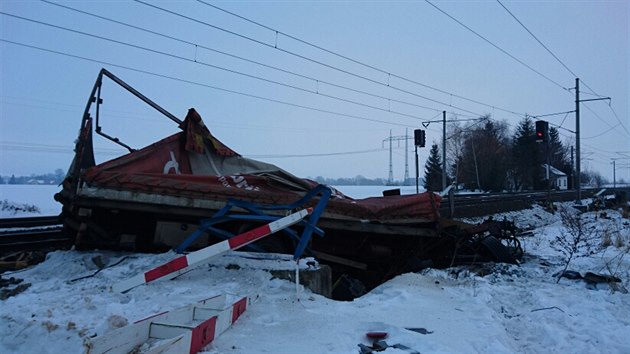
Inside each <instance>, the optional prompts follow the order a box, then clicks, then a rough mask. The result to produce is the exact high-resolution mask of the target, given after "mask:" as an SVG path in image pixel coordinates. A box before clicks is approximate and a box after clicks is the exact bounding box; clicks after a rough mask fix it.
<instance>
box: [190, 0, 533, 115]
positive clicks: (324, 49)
mask: <svg viewBox="0 0 630 354" xmlns="http://www.w3.org/2000/svg"><path fill="white" fill-rule="evenodd" d="M197 1H198V2H200V3H202V4H204V5H206V6H210V7H212V8H214V9H216V10H219V11H222V12H224V13H227V14H229V15H231V16H234V17H237V18H240V19H241V20H244V21H247V22H249V23H252V24H255V25H257V26H260V27H262V28H264V29H267V30H269V31H272V32H274V33H276V34H280V35H283V36H285V37H287V38H290V39H292V40H295V41H297V42H300V43H302V44H305V45H307V46H310V47H313V48H316V49H319V50H321V51H323V52H326V53H328V54H331V55H334V56H336V57H339V58H342V59H345V60H347V61H350V62H352V63H355V64H358V65H361V66H363V67H366V68H369V69H372V70H374V71H377V72H379V73H382V74H385V75H387V76H388V80H389V78H390V77H394V78H397V79H400V80H403V81H406V82H409V83H412V84H414V85H418V86H421V87H424V88H428V89H430V90H434V91H436V92H439V93H442V94H447V95H450V96H452V97H456V98H459V99H462V100H465V101H468V102H472V103H476V104H479V105H482V106H486V107H489V108H492V109H497V110H500V111H503V112H506V113H511V114H514V115H517V116H523V115H524V114H523V113H519V112H515V111H512V110H509V109H506V108H501V107H498V106H495V105H492V104H489V103H484V102H481V101H479V100H475V99H471V98H468V97H464V96H461V95H457V94H455V93H452V92H448V91H446V90H442V89H439V88H437V87H434V86H431V85H427V84H424V83H421V82H419V81H416V80H412V79H409V78H407V77H404V76H401V75H398V74H394V73H391V72H390V71H387V70H385V69H381V68H377V67H375V66H373V65H370V64H367V63H365V62H362V61H359V60H356V59H353V58H351V57H349V56H347V55H343V54H340V53H338V52H335V51H332V50H330V49H327V48H324V47H322V46H320V45H317V44H314V43H312V42H310V41H306V40H304V39H301V38H298V37H296V36H293V35H290V34H288V33H286V32H282V31H280V30H277V29H274V28H271V27H269V26H267V25H264V24H262V23H260V22H257V21H254V20H252V19H250V18H247V17H245V16H241V15H239V14H236V13H234V12H231V11H228V10H226V9H223V8H221V7H219V6H216V5H214V4H210V3H208V2H206V1H203V0H197ZM274 48H276V49H278V48H277V44H276V45H274ZM387 86H390V87H392V86H391V85H390V84H389V82H388V84H387ZM394 87H395V86H394Z"/></svg>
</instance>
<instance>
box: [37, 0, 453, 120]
mask: <svg viewBox="0 0 630 354" xmlns="http://www.w3.org/2000/svg"><path fill="white" fill-rule="evenodd" d="M40 1H42V2H44V3H46V4H50V5H54V6H58V7H61V8H64V9H67V10H70V11H75V12H78V13H80V14H84V15H88V16H92V17H95V18H98V19H101V20H104V21H109V22H112V23H116V24H119V25H121V26H126V27H129V28H133V29H136V30H139V31H143V32H146V33H150V34H153V35H156V36H159V37H163V38H167V39H170V40H173V41H176V42H180V43H184V44H188V45H191V46H195V48H202V49H205V50H208V51H210V52H213V53H217V54H221V55H224V56H227V57H230V58H234V59H238V60H241V61H244V62H247V63H250V64H255V65H258V66H261V67H265V68H268V69H272V70H276V71H279V72H282V73H285V74H289V75H292V76H295V77H299V78H303V79H307V80H311V81H313V82H315V83H317V84H325V85H329V86H332V87H336V88H340V89H344V90H348V91H351V92H355V93H359V94H363V95H367V96H370V97H374V98H380V99H383V100H389V101H391V102H395V103H400V104H404V105H408V106H412V107H418V108H423V109H428V110H432V111H440V112H441V111H442V109H438V108H435V107H428V106H423V105H419V104H416V103H413V102H409V101H403V100H398V99H394V98H391V97H386V96H382V95H377V94H373V93H370V92H367V91H364V90H359V89H355V88H351V87H348V86H344V85H340V84H336V83H333V82H329V81H326V80H322V79H319V78H315V77H312V76H308V75H304V74H300V73H297V72H295V71H291V70H287V69H283V68H280V67H278V66H274V65H270V64H265V63H262V62H260V61H256V60H253V59H249V58H246V57H244V56H240V55H236V54H233V53H229V52H226V51H223V50H219V49H216V48H212V47H209V46H206V45H203V44H200V43H195V42H191V41H188V40H185V39H182V38H178V37H174V36H171V35H168V34H165V33H161V32H157V31H154V30H150V29H147V28H144V27H140V26H136V25H132V24H130V23H126V22H123V21H118V20H115V19H112V18H109V17H105V16H101V15H98V14H94V13H91V12H88V11H83V10H80V9H77V8H74V7H71V6H67V5H63V4H59V3H55V2H52V1H49V0H40Z"/></svg>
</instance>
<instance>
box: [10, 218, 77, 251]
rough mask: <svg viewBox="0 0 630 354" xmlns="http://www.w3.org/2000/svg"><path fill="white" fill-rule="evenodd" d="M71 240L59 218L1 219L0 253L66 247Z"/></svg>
mask: <svg viewBox="0 0 630 354" xmlns="http://www.w3.org/2000/svg"><path fill="white" fill-rule="evenodd" d="M69 242H70V240H69V238H68V237H67V236H66V235H64V234H63V232H62V224H61V221H60V220H59V217H58V216H38V217H27V218H6V219H0V253H2V254H7V253H10V252H18V251H31V250H39V249H45V248H57V247H64V246H67V245H68V244H69Z"/></svg>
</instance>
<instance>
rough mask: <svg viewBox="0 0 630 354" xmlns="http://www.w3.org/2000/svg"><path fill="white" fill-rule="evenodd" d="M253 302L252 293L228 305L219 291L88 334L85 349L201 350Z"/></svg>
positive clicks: (150, 353)
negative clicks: (189, 302)
mask: <svg viewBox="0 0 630 354" xmlns="http://www.w3.org/2000/svg"><path fill="white" fill-rule="evenodd" d="M250 304H251V297H243V298H241V299H239V300H238V301H236V302H234V303H232V304H230V305H228V306H226V297H225V295H218V296H215V297H212V298H209V299H206V300H202V301H200V302H198V303H196V304H193V305H188V306H186V307H182V308H179V309H176V310H173V311H167V312H162V313H158V314H156V315H153V316H150V317H147V318H145V319H142V320H140V321H137V322H135V323H133V324H131V325H128V326H125V327H121V328H118V329H115V330H113V331H111V332H108V333H107V334H106V335H104V336H98V337H94V338H88V339H86V341H85V343H84V346H85V348H86V351H85V353H86V354H104V353H107V354H127V353H130V352H134V353H143V354H157V353H161V354H167V353H177V354H181V353H189V354H194V353H198V352H199V351H201V350H202V349H203V348H204V347H206V346H207V345H208V344H210V343H211V342H212V341H213V340H214V339H215V338H217V337H218V336H219V335H220V334H221V333H223V332H224V331H225V330H227V329H228V328H229V327H230V326H231V325H232V324H233V323H234V322H235V321H236V320H237V319H238V318H239V317H240V316H241V315H242V314H243V312H245V310H246V309H247V307H248V306H249V305H250ZM145 343H147V345H146V346H145V345H144V344H145ZM138 350H140V351H138Z"/></svg>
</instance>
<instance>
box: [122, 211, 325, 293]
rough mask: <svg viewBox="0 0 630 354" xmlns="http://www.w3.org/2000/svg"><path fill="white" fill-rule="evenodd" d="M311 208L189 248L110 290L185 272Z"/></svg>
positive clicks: (290, 221) (294, 219)
mask: <svg viewBox="0 0 630 354" xmlns="http://www.w3.org/2000/svg"><path fill="white" fill-rule="evenodd" d="M311 212H312V208H308V209H302V210H300V211H298V212H295V213H293V214H289V215H287V216H285V217H283V218H281V219H278V220H276V221H273V222H271V223H269V224H266V225H263V226H260V227H257V228H255V229H253V230H251V231H247V232H245V233H242V234H239V235H236V236H233V237H231V238H230V239H227V240H225V241H222V242H219V243H216V244H214V245H211V246H208V247H206V248H202V249H200V250H198V251H195V252H191V253H189V254H187V255H184V256H179V257H177V258H175V259H173V260H171V261H169V262H167V263H164V264H162V265H160V266H157V267H155V268H153V269H151V270H149V271H147V272H144V273H141V274H137V275H135V276H133V277H131V278H128V279H125V280H123V281H121V282H119V283H116V284H114V285H113V286H112V291H115V292H126V291H129V290H131V289H133V288H135V287H136V286H139V285H142V284H146V283H150V282H152V281H155V280H158V279H173V278H175V277H176V276H178V275H180V274H182V273H185V272H188V271H190V270H191V269H192V268H194V267H197V266H199V265H201V264H203V263H205V262H207V261H208V259H210V258H212V257H215V256H218V255H220V254H222V253H225V252H227V251H230V250H235V249H238V248H241V247H243V246H246V245H248V244H250V243H252V242H255V241H258V240H260V239H261V238H263V237H266V236H269V235H271V234H273V233H275V232H277V231H280V230H282V229H284V228H287V227H289V226H291V225H294V224H296V223H298V222H299V221H300V220H302V219H304V218H305V217H306V216H307V215H308V214H310V213H311Z"/></svg>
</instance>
